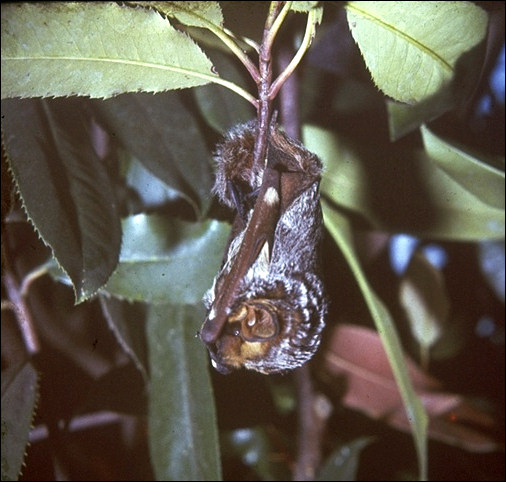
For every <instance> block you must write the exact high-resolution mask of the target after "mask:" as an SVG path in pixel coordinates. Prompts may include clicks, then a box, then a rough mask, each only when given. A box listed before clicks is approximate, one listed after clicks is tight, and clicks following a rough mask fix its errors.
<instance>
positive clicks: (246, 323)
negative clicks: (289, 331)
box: [241, 303, 279, 342]
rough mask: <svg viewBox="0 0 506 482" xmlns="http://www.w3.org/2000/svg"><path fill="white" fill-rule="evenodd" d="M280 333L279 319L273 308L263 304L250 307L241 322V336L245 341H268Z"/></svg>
mask: <svg viewBox="0 0 506 482" xmlns="http://www.w3.org/2000/svg"><path fill="white" fill-rule="evenodd" d="M278 333H279V322H278V317H277V315H276V312H275V311H274V309H273V308H272V307H271V306H269V305H268V304H266V303H262V304H254V305H250V306H249V307H248V311H247V315H246V317H245V318H244V319H243V320H242V322H241V335H242V339H243V340H244V341H249V342H259V341H267V340H270V339H272V338H274V337H275V336H277V335H278Z"/></svg>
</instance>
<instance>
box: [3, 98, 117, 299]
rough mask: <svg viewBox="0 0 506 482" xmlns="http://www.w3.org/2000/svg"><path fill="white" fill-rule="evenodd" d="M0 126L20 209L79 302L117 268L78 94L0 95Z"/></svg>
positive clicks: (112, 214)
mask: <svg viewBox="0 0 506 482" xmlns="http://www.w3.org/2000/svg"><path fill="white" fill-rule="evenodd" d="M2 117H3V119H2V129H3V135H4V143H5V146H6V151H7V155H8V158H9V162H10V166H11V169H12V172H13V174H14V179H15V181H16V185H17V188H18V190H19V194H20V196H21V198H22V201H23V205H24V208H25V210H26V212H27V215H28V217H29V219H30V221H31V222H32V224H33V225H34V227H35V228H36V230H37V231H38V233H39V234H40V236H41V237H42V239H43V241H44V242H45V243H46V244H47V245H48V246H49V247H50V248H51V250H52V252H53V255H54V257H55V258H56V260H57V261H58V263H59V264H60V266H61V267H62V268H63V269H64V270H65V272H66V273H67V274H68V275H69V277H70V279H71V280H72V284H73V286H74V291H75V294H76V299H77V301H78V302H80V301H83V300H85V299H87V298H88V297H90V296H91V295H93V294H94V293H95V292H96V291H97V290H98V289H99V288H100V287H102V286H103V285H104V284H105V282H106V281H107V279H108V278H109V276H110V275H111V273H112V271H113V270H114V268H115V267H116V264H117V261H118V255H119V249H120V242H121V225H120V219H119V214H118V212H117V207H116V200H115V198H114V194H113V189H112V186H111V183H110V179H109V177H108V173H107V170H106V166H105V165H104V163H103V162H102V161H101V160H100V159H99V158H98V156H97V154H96V153H95V150H94V148H93V145H92V142H91V137H90V133H89V128H90V122H89V119H88V118H87V117H86V115H85V104H84V103H83V101H82V100H80V99H64V100H62V99H53V100H40V99H23V100H20V99H6V100H3V101H2Z"/></svg>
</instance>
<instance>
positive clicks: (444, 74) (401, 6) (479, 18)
mask: <svg viewBox="0 0 506 482" xmlns="http://www.w3.org/2000/svg"><path fill="white" fill-rule="evenodd" d="M346 11H347V17H348V24H349V26H350V29H351V33H352V35H353V38H354V39H355V41H356V42H357V44H358V46H359V48H360V51H361V53H362V56H363V57H364V60H365V63H366V65H367V67H368V69H369V70H370V72H371V75H372V78H373V80H374V82H375V84H376V85H377V86H378V88H379V89H380V90H382V91H383V92H384V93H385V94H386V95H388V96H390V97H392V98H394V99H395V100H398V101H401V102H406V103H409V104H411V103H414V102H419V101H421V100H422V99H425V98H428V97H430V96H432V95H434V94H436V93H437V92H438V91H439V90H440V89H441V88H443V87H444V86H445V85H448V84H449V83H450V82H451V81H452V79H453V77H454V75H455V73H456V70H457V64H458V61H459V59H460V58H461V56H462V55H463V54H465V53H466V52H468V51H470V50H471V49H472V48H473V47H475V46H477V45H478V44H479V43H480V42H481V41H482V40H483V39H484V38H485V34H486V29H487V14H486V13H485V11H484V10H482V9H481V8H479V7H477V6H476V5H474V4H473V3H471V2H410V3H409V7H407V5H406V3H405V2H401V1H398V2H374V1H373V2H368V1H360V2H348V3H347V5H346ZM478 70H479V69H478Z"/></svg>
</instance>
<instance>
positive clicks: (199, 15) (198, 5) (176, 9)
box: [128, 1, 223, 28]
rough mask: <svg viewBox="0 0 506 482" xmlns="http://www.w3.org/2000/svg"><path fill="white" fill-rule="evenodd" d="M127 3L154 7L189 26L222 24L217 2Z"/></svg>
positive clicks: (217, 25) (218, 25)
mask: <svg viewBox="0 0 506 482" xmlns="http://www.w3.org/2000/svg"><path fill="white" fill-rule="evenodd" d="M128 4H131V5H140V6H143V7H150V8H154V9H156V10H158V11H159V12H161V13H163V14H164V15H167V17H174V18H176V19H177V20H178V21H179V22H181V23H182V24H184V25H188V26H190V27H204V28H206V27H208V26H209V25H210V24H211V25H214V26H216V27H221V26H222V25H223V14H222V13H221V8H220V4H219V3H218V2H198V1H197V2H195V1H192V2H128Z"/></svg>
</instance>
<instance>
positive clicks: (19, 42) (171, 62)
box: [2, 2, 218, 98]
mask: <svg viewBox="0 0 506 482" xmlns="http://www.w3.org/2000/svg"><path fill="white" fill-rule="evenodd" d="M211 68H212V65H211V62H210V61H209V60H208V59H207V57H206V56H205V55H204V53H203V52H202V51H201V50H200V48H199V47H198V46H197V45H196V44H195V43H194V42H193V41H192V40H191V39H190V38H189V37H188V36H187V35H185V34H183V33H181V32H179V31H177V30H175V29H174V28H173V27H172V26H171V25H170V23H169V22H168V20H166V19H164V18H162V17H161V16H160V15H159V14H158V13H157V12H155V11H153V10H147V9H134V8H130V7H127V6H120V5H117V4H115V3H113V2H84V3H80V2H76V3H71V2H54V3H47V4H46V3H23V4H20V3H15V4H7V5H4V6H3V7H2V98H5V97H48V96H56V97H58V96H69V95H86V96H90V97H103V98H107V97H111V96H114V95H117V94H120V93H123V92H139V91H143V92H161V91H163V90H170V89H181V88H187V87H194V86H196V85H203V84H206V83H208V82H210V81H212V80H213V79H215V78H217V77H218V76H216V75H215V74H213V73H212V71H211Z"/></svg>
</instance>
